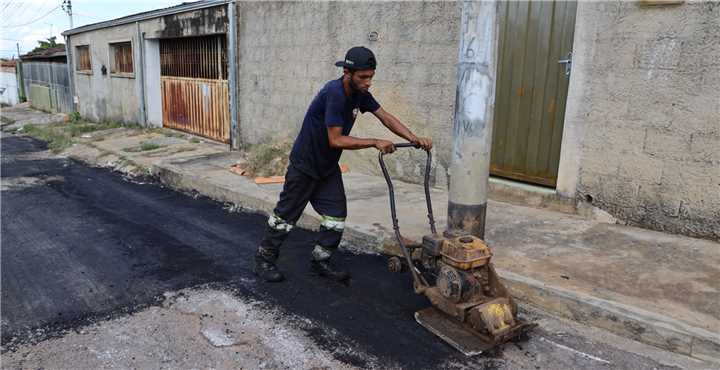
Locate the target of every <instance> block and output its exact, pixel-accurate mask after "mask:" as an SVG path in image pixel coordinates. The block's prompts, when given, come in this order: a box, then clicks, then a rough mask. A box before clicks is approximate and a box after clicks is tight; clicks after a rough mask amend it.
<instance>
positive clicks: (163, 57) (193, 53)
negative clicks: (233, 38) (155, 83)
mask: <svg viewBox="0 0 720 370" xmlns="http://www.w3.org/2000/svg"><path fill="white" fill-rule="evenodd" d="M160 70H161V71H160V73H161V75H162V76H174V77H189V78H203V79H214V80H226V79H227V40H226V38H225V35H212V36H197V37H183V38H175V39H163V40H160Z"/></svg>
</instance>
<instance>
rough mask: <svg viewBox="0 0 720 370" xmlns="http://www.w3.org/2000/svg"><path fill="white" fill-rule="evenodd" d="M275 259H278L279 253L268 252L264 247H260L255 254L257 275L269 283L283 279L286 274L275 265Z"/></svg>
mask: <svg viewBox="0 0 720 370" xmlns="http://www.w3.org/2000/svg"><path fill="white" fill-rule="evenodd" d="M266 255H267V256H266ZM275 261H277V254H273V253H268V251H266V250H264V249H263V248H262V247H260V248H258V251H257V253H256V254H255V275H257V276H259V277H261V278H263V279H264V280H265V281H267V282H269V283H277V282H279V281H283V280H284V279H285V276H283V274H282V273H281V272H280V270H278V268H277V266H275Z"/></svg>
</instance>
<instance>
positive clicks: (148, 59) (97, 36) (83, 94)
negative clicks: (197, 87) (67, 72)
mask: <svg viewBox="0 0 720 370" xmlns="http://www.w3.org/2000/svg"><path fill="white" fill-rule="evenodd" d="M226 13H227V12H226V9H225V7H224V6H220V7H214V8H208V9H201V10H197V11H191V12H184V13H178V14H173V15H168V16H164V17H158V18H154V19H149V20H145V21H142V22H140V23H139V28H140V33H141V35H140V38H141V39H142V40H138V24H135V23H132V24H125V25H119V26H113V27H108V28H103V29H98V30H92V31H88V32H84V33H80V34H77V35H72V36H70V39H71V44H72V46H73V53H75V50H76V49H75V47H77V46H81V45H89V46H90V53H91V64H92V73H83V72H79V71H75V72H74V81H75V92H76V95H77V96H78V101H79V103H78V111H79V112H80V114H81V115H82V116H85V117H88V118H89V119H92V120H95V121H103V120H111V121H117V122H124V123H140V124H144V125H148V126H161V125H162V99H161V96H160V80H159V79H160V77H159V76H160V51H159V40H158V38H164V37H185V36H200V35H209V34H217V33H225V32H226V31H227V14H226ZM122 41H131V42H132V45H133V65H134V73H132V74H130V75H113V74H111V73H110V66H111V61H110V45H109V44H110V43H113V42H122ZM140 45H143V47H144V52H145V55H144V57H145V62H144V64H143V63H141V60H142V58H141V52H140V49H141V47H140ZM76 61H77V57H74V58H73V62H76ZM141 64H142V65H144V66H145V70H144V72H145V73H146V78H145V86H142V85H141V84H142V83H143V81H141V78H140V73H139V67H140V65H141ZM102 66H105V67H106V68H107V73H106V74H105V75H103V74H102V73H101V68H102ZM74 68H75V66H73V69H74ZM143 99H144V101H145V107H146V108H145V109H146V120H147V122H142V118H143V116H142V112H141V108H142V103H143Z"/></svg>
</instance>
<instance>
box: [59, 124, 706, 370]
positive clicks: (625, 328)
mask: <svg viewBox="0 0 720 370" xmlns="http://www.w3.org/2000/svg"><path fill="white" fill-rule="evenodd" d="M148 141H150V142H154V143H157V144H158V145H159V146H160V147H159V148H157V149H153V150H147V151H139V150H136V149H134V148H138V147H139V146H140V145H141V144H140V143H142V142H148ZM65 154H66V155H69V156H71V157H73V158H76V159H79V160H82V161H85V162H88V163H90V164H95V165H101V166H111V167H115V168H117V169H120V170H123V171H126V172H133V173H142V172H149V173H151V174H153V175H156V176H158V177H159V178H160V179H161V180H162V181H163V182H164V183H165V184H167V185H169V186H171V187H174V188H176V189H178V190H186V191H197V192H199V193H201V194H203V195H206V196H209V197H211V198H214V199H216V200H218V201H222V202H228V203H232V204H234V205H237V206H239V207H242V208H244V209H248V210H255V211H259V212H265V213H267V212H269V211H270V210H271V209H272V208H273V207H274V204H275V202H276V200H277V197H278V194H279V192H280V190H281V188H282V185H277V184H275V185H256V184H255V183H254V182H253V181H252V179H250V178H246V177H243V176H239V175H236V174H234V173H232V172H230V171H229V170H228V169H229V167H230V165H232V164H235V163H237V162H238V161H241V160H242V157H241V156H240V154H239V153H237V152H228V148H227V146H225V145H219V144H215V143H212V142H208V141H204V140H198V139H197V138H192V137H190V136H187V135H182V134H168V132H163V131H158V130H155V131H143V130H126V129H116V130H108V131H103V132H95V133H93V134H92V136H91V137H88V138H85V139H83V143H81V144H78V145H75V146H73V147H72V148H70V149H68V150H67V151H66V152H65ZM344 181H345V186H346V189H347V194H348V211H349V218H348V221H347V229H346V234H345V240H344V245H343V246H344V247H345V248H349V249H356V250H358V251H360V252H377V253H380V252H385V253H396V252H397V249H396V246H395V241H394V236H393V233H392V224H391V222H390V211H389V205H388V198H387V187H386V184H385V181H384V179H383V178H380V177H374V176H367V175H363V174H359V173H355V172H353V171H352V169H351V170H350V172H349V173H346V174H345V175H344ZM396 196H397V202H398V213H399V219H400V223H401V232H402V234H403V235H404V236H405V237H406V238H408V239H411V240H418V239H419V238H421V236H422V235H423V234H426V233H428V232H429V229H428V226H427V217H426V212H425V203H424V192H423V190H422V187H421V186H418V185H413V184H407V183H401V182H396ZM432 197H433V199H432V200H433V205H434V211H435V216H436V220H437V224H438V226H439V227H440V228H441V227H442V226H443V225H444V224H445V222H446V218H445V217H446V208H447V193H446V191H444V190H442V189H433V190H432ZM299 224H300V226H303V227H307V228H314V227H317V225H318V215H317V214H316V213H315V212H314V211H313V210H312V209H310V208H308V209H307V210H306V212H305V215H304V216H303V217H302V219H301V220H300V222H299ZM487 234H488V235H487V241H488V242H489V244H490V246H491V247H492V248H493V252H494V254H495V257H494V261H495V265H496V267H497V268H498V271H499V273H500V274H501V276H502V277H503V278H504V279H505V281H506V284H507V285H508V286H509V287H510V289H511V290H512V293H513V295H515V296H516V297H518V298H519V299H521V300H522V301H524V302H526V303H530V304H533V305H537V306H539V307H541V308H542V309H544V310H546V311H550V312H553V313H555V314H558V315H561V316H564V317H568V318H571V319H573V320H576V321H578V322H581V323H585V324H589V325H593V326H596V327H600V328H604V329H607V330H609V331H611V332H614V333H616V334H620V335H623V336H625V337H628V338H631V339H634V340H638V341H640V342H644V343H648V344H651V345H654V346H657V347H660V348H663V349H666V350H670V351H673V352H676V353H681V354H685V355H688V356H692V357H695V358H699V359H703V360H707V361H714V362H718V363H720V334H718V333H720V306H719V305H718V303H719V302H720V244H718V243H715V242H711V241H707V240H700V239H693V238H688V237H683V236H676V235H670V234H664V233H659V232H654V231H648V230H644V229H639V228H634V227H627V226H621V225H613V224H607V223H601V222H598V221H593V220H590V219H588V218H585V217H581V216H579V215H576V214H571V213H568V212H553V211H550V210H547V209H538V208H531V207H523V206H518V205H513V204H509V203H504V202H498V201H490V202H489V208H488V225H487ZM408 289H410V287H409V286H408Z"/></svg>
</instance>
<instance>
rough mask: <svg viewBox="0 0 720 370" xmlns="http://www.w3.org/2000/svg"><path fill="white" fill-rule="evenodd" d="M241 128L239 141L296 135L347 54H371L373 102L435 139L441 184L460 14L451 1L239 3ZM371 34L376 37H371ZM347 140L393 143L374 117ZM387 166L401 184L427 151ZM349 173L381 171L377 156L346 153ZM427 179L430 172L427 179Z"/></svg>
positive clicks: (362, 120) (364, 119) (402, 155)
mask: <svg viewBox="0 0 720 370" xmlns="http://www.w3.org/2000/svg"><path fill="white" fill-rule="evenodd" d="M237 9H238V22H239V25H238V43H239V46H238V48H239V50H238V57H239V62H238V67H239V73H238V75H239V81H238V84H239V86H238V88H239V102H238V104H239V122H240V129H241V132H242V134H241V135H242V140H243V142H244V143H258V142H262V141H265V140H269V139H270V138H276V137H277V136H278V134H279V133H280V135H283V136H285V137H287V138H294V136H295V135H296V134H297V131H298V129H299V127H300V125H301V123H302V120H303V117H304V115H305V112H306V110H307V107H308V105H309V104H310V101H311V100H312V99H313V97H314V96H315V94H316V93H317V91H318V90H319V89H320V88H321V87H322V86H323V85H324V84H325V83H326V82H327V81H328V80H330V79H334V78H338V77H340V76H341V74H342V70H341V69H340V68H337V67H335V66H334V63H335V61H337V60H340V59H342V58H343V57H344V55H345V52H346V51H347V49H348V48H350V47H352V46H357V45H364V46H367V47H369V48H370V49H372V50H373V51H374V52H375V55H376V57H377V60H378V69H377V71H376V75H375V78H374V84H373V87H372V89H371V91H372V92H373V94H374V95H375V97H376V98H377V100H378V101H379V102H380V104H381V105H382V106H383V107H384V108H385V109H386V110H387V111H389V112H391V113H393V114H395V115H396V116H397V117H398V118H400V120H402V121H403V122H405V123H406V124H407V125H408V126H409V127H410V128H411V129H412V130H413V131H414V132H415V133H416V134H418V135H433V134H434V135H433V136H434V138H435V140H436V147H437V148H438V149H437V151H436V158H437V160H436V163H438V166H437V170H436V171H434V173H433V175H435V173H437V174H439V176H438V180H440V181H439V183H440V184H441V185H442V184H443V183H444V182H445V181H446V176H447V175H446V172H447V171H446V168H447V167H448V162H449V158H450V143H451V139H452V137H451V134H452V116H453V109H454V108H453V106H454V101H455V75H456V67H455V64H456V61H457V54H458V52H457V50H458V49H457V45H458V40H459V25H458V22H459V20H460V8H459V5H458V4H457V3H454V2H372V3H368V2H241V3H238V8H237ZM371 32H377V36H378V40H377V41H370V40H369V38H368V35H369V34H370V33H371ZM353 135H355V136H360V137H381V138H388V139H393V140H395V141H400V139H399V138H397V137H395V136H394V135H393V134H391V133H389V131H387V129H385V128H384V127H383V126H382V125H381V124H380V123H379V121H377V120H376V119H375V117H374V116H372V114H369V113H367V114H364V115H361V116H359V117H358V119H357V121H356V123H355V128H354V129H353ZM388 160H389V163H388V164H389V167H390V168H391V170H392V171H393V172H394V173H395V174H396V175H398V176H399V177H400V178H404V179H419V177H418V176H420V174H421V171H422V170H423V169H424V167H423V166H424V164H425V162H424V153H422V152H420V151H410V150H406V151H401V152H398V153H397V154H396V155H393V156H392V157H391V158H388ZM342 162H343V163H348V164H349V165H350V167H351V169H352V170H353V171H361V172H365V173H375V174H379V173H380V172H379V171H380V170H379V167H378V164H377V151H375V150H362V151H354V152H351V151H346V152H345V153H344V154H343V158H342ZM433 177H434V176H433Z"/></svg>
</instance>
